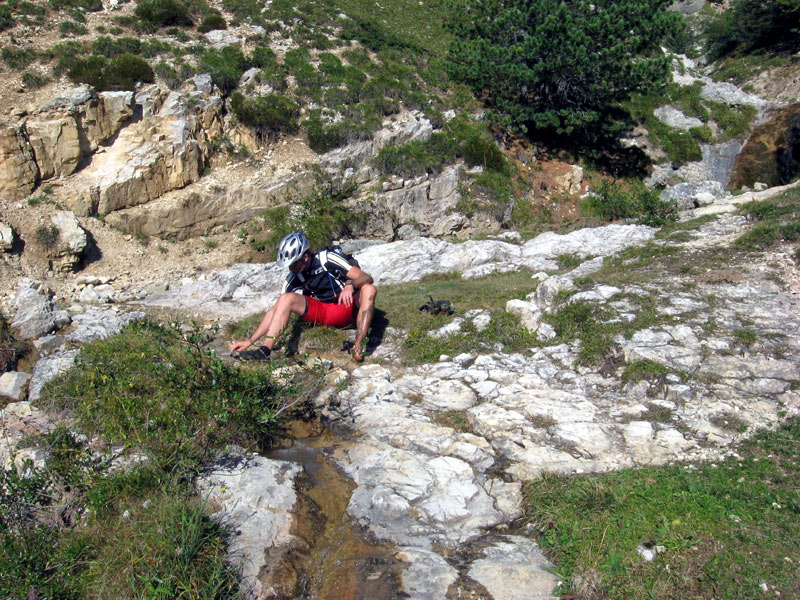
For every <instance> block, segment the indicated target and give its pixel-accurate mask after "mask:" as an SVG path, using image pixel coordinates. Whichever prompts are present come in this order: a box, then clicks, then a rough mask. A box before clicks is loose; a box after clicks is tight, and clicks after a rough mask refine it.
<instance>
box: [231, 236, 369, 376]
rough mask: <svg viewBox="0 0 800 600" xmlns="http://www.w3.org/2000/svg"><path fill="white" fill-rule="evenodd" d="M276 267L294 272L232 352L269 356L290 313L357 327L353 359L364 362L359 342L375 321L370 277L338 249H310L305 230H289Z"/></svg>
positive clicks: (239, 355) (241, 357) (242, 357)
mask: <svg viewBox="0 0 800 600" xmlns="http://www.w3.org/2000/svg"><path fill="white" fill-rule="evenodd" d="M278 266H279V267H286V266H288V267H289V271H290V273H289V275H288V276H287V277H286V282H285V283H284V284H283V293H281V295H280V297H279V298H278V301H277V302H276V303H275V304H274V305H273V306H272V308H270V309H269V310H268V311H267V312H266V314H264V318H263V319H261V323H260V324H259V325H258V327H257V328H256V330H255V332H253V335H251V336H250V337H249V338H248V339H246V340H240V341H238V342H236V343H235V344H233V346H231V354H232V355H233V356H234V357H235V358H238V359H239V360H259V361H263V360H269V357H270V354H271V352H272V348H273V347H274V346H275V342H276V340H277V338H278V337H279V336H280V333H281V331H283V328H284V327H286V324H287V323H288V322H289V314H290V313H294V314H296V315H298V316H299V317H300V318H301V319H302V320H303V321H306V322H307V323H313V324H315V325H327V326H329V327H348V326H350V325H355V326H356V340H355V343H354V345H353V358H355V360H357V361H359V362H360V361H362V360H364V353H363V348H362V347H361V346H362V344H363V343H364V339H365V338H366V337H367V331H368V330H369V326H370V323H371V322H372V314H373V312H374V308H375V296H376V294H377V290H376V289H375V286H374V285H372V281H373V280H372V276H371V275H369V273H365V272H364V271H362V270H361V269H360V268H359V266H358V262H356V261H355V259H353V258H352V257H349V256H348V255H346V254H344V253H343V252H342V251H341V249H340V248H337V247H334V248H327V249H324V250H320V251H319V252H317V253H316V254H314V253H312V252H311V250H310V243H309V241H308V238H307V237H306V236H305V235H303V234H302V233H290V234H289V235H287V236H286V237H284V238H283V240H281V243H280V244H279V245H278ZM261 336H266V337H265V339H264V344H263V345H262V346H260V347H259V348H257V349H256V350H249V351H248V350H247V348H248V347H249V346H251V345H252V344H254V343H256V342H257V341H258V340H259V338H261Z"/></svg>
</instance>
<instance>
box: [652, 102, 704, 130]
mask: <svg viewBox="0 0 800 600" xmlns="http://www.w3.org/2000/svg"><path fill="white" fill-rule="evenodd" d="M653 114H654V115H655V116H656V118H657V119H658V120H659V121H661V122H662V123H664V125H667V126H669V127H672V128H674V129H681V130H683V131H689V130H690V129H693V128H695V127H702V125H703V122H702V121H701V120H700V119H698V118H696V117H687V116H686V115H685V114H683V113H682V112H681V111H680V110H678V109H677V108H675V107H674V106H672V105H670V104H667V105H666V106H660V107H658V108H657V109H655V111H653Z"/></svg>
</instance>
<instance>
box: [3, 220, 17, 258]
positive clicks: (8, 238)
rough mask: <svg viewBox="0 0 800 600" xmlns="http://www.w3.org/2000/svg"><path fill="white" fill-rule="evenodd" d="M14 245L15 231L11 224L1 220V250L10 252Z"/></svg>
mask: <svg viewBox="0 0 800 600" xmlns="http://www.w3.org/2000/svg"><path fill="white" fill-rule="evenodd" d="M13 246H14V231H13V230H12V229H11V226H10V225H7V224H5V223H2V222H0V252H8V251H9V250H11V248H12V247H13Z"/></svg>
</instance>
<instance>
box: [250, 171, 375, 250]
mask: <svg viewBox="0 0 800 600" xmlns="http://www.w3.org/2000/svg"><path fill="white" fill-rule="evenodd" d="M354 189H355V188H354V186H352V185H345V186H344V187H341V186H339V185H337V184H334V183H326V184H320V185H318V186H317V187H316V188H315V189H314V191H313V192H312V193H311V194H309V195H308V196H306V197H304V198H302V199H301V200H300V202H299V203H296V205H294V206H292V210H291V212H290V211H289V210H288V208H278V209H274V210H269V211H266V212H265V213H264V215H263V216H264V219H265V220H266V221H267V223H268V224H269V225H270V227H271V232H270V236H269V238H268V239H267V240H266V241H265V243H264V246H265V247H266V248H277V246H278V242H280V241H281V239H283V237H284V236H285V235H286V234H288V233H291V232H292V231H302V232H303V233H305V234H306V236H307V237H308V239H309V240H310V242H311V247H312V248H314V249H319V248H322V247H324V246H327V245H329V244H330V243H332V242H333V240H337V239H340V238H343V237H347V236H348V235H350V234H352V233H353V232H354V231H355V230H356V229H357V228H358V227H359V226H360V225H361V224H362V223H363V222H364V219H365V215H364V214H363V213H362V212H360V211H359V212H356V211H354V210H353V209H351V208H350V207H348V206H346V205H345V204H344V200H345V199H346V198H348V197H349V196H350V194H352V193H353V191H354Z"/></svg>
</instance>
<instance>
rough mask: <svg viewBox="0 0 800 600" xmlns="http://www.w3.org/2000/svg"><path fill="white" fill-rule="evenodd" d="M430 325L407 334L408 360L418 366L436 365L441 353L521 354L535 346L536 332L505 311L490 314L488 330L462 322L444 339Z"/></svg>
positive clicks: (431, 323) (434, 325) (434, 326)
mask: <svg viewBox="0 0 800 600" xmlns="http://www.w3.org/2000/svg"><path fill="white" fill-rule="evenodd" d="M434 319H435V317H431V322H429V323H428V324H427V326H426V325H423V326H421V327H418V328H416V329H412V330H411V331H409V333H408V336H407V338H406V340H405V347H406V350H407V351H408V358H410V359H411V360H412V361H416V362H420V363H429V362H436V361H437V360H439V357H440V356H441V355H442V354H447V355H450V356H452V355H454V354H461V353H463V352H473V353H474V352H476V351H477V352H494V351H498V350H499V351H502V352H524V351H525V350H528V349H530V348H531V347H533V346H537V345H538V340H537V338H536V334H535V333H530V332H529V331H528V330H526V329H525V328H523V327H522V325H521V324H520V321H519V317H518V316H517V315H513V314H511V313H507V312H505V311H504V310H495V311H492V313H491V317H490V320H489V324H488V325H487V327H486V328H485V329H484V330H482V331H478V330H477V329H476V328H475V326H474V325H473V324H472V323H464V324H463V325H462V326H461V330H460V331H459V332H457V333H451V334H449V335H446V336H443V337H433V336H431V335H429V334H428V332H429V331H431V330H432V329H435V328H436V327H440V326H441V325H442V324H443V323H441V324H437V323H435V322H434V321H433V320H434Z"/></svg>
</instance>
